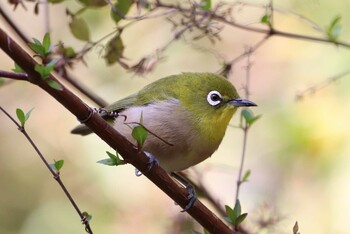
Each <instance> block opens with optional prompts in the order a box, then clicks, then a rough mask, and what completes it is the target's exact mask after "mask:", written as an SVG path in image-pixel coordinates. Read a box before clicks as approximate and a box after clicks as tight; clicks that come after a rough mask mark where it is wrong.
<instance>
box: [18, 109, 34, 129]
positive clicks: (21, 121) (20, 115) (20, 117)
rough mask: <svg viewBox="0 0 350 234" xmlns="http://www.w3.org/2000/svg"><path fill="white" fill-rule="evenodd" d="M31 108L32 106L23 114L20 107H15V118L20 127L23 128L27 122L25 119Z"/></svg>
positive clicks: (28, 115)
mask: <svg viewBox="0 0 350 234" xmlns="http://www.w3.org/2000/svg"><path fill="white" fill-rule="evenodd" d="M33 109H34V108H32V109H30V110H29V111H28V112H27V113H26V114H24V111H23V110H22V109H20V108H17V109H16V115H17V119H18V120H19V122H20V123H21V126H22V128H24V125H25V123H26V122H27V120H28V119H29V117H30V114H31V113H32V111H33Z"/></svg>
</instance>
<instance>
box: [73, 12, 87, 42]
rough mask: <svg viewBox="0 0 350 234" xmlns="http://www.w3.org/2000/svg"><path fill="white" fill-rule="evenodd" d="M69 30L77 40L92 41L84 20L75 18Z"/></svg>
mask: <svg viewBox="0 0 350 234" xmlns="http://www.w3.org/2000/svg"><path fill="white" fill-rule="evenodd" d="M69 28H70V31H71V32H72V34H73V36H74V37H75V38H77V39H79V40H82V41H90V30H89V27H88V25H87V24H86V22H85V20H84V19H81V18H77V17H73V18H72V22H70V23H69Z"/></svg>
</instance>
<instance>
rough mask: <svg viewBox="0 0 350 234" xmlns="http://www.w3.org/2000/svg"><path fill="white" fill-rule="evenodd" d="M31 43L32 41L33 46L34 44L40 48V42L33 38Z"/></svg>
mask: <svg viewBox="0 0 350 234" xmlns="http://www.w3.org/2000/svg"><path fill="white" fill-rule="evenodd" d="M33 41H34V44H35V45H40V46H42V44H41V42H40V41H39V40H38V39H36V38H33Z"/></svg>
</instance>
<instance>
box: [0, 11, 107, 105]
mask: <svg viewBox="0 0 350 234" xmlns="http://www.w3.org/2000/svg"><path fill="white" fill-rule="evenodd" d="M0 15H1V16H3V18H4V19H5V21H6V22H7V23H8V24H9V25H10V27H11V28H12V29H13V30H14V31H15V32H16V33H17V34H18V36H19V37H20V38H21V39H22V41H23V42H24V43H26V44H28V43H29V42H30V40H29V38H28V37H27V36H26V35H25V34H24V33H23V32H22V31H21V30H20V29H19V28H18V27H17V25H16V24H15V23H14V22H13V20H12V19H11V18H10V17H9V16H8V15H7V14H6V12H5V11H3V9H2V8H1V7H0ZM57 72H59V71H57ZM62 77H63V78H65V79H66V80H67V81H68V82H69V83H70V84H71V85H72V86H73V87H75V88H76V89H77V90H79V91H80V92H81V93H83V94H84V95H85V96H86V97H88V98H89V99H90V100H92V101H93V102H95V103H96V104H97V105H99V106H100V107H105V106H107V102H106V101H104V100H103V99H102V98H100V97H98V96H97V95H96V94H95V93H94V92H92V91H91V90H88V89H87V88H86V87H84V86H83V85H81V84H80V83H79V82H78V81H76V80H74V79H72V77H71V75H70V74H69V73H68V72H66V73H65V74H64V76H62Z"/></svg>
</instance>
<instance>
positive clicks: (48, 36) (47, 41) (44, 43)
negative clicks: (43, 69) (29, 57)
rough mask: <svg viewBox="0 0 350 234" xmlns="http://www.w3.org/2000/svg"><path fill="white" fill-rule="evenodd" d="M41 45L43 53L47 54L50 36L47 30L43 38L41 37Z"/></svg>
mask: <svg viewBox="0 0 350 234" xmlns="http://www.w3.org/2000/svg"><path fill="white" fill-rule="evenodd" d="M43 47H44V50H45V54H46V55H47V54H49V53H50V51H51V49H50V47H51V38H50V34H49V33H48V32H47V33H45V36H44V39H43Z"/></svg>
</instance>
